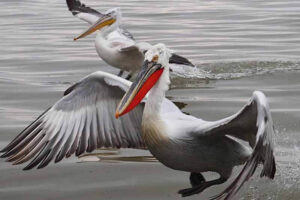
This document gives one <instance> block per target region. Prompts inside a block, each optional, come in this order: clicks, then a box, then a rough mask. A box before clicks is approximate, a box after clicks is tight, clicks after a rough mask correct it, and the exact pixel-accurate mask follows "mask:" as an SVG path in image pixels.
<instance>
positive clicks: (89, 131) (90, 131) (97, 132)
mask: <svg viewBox="0 0 300 200" xmlns="http://www.w3.org/2000/svg"><path fill="white" fill-rule="evenodd" d="M130 84H131V82H129V81H126V80H124V79H122V78H120V77H117V76H114V75H111V74H108V73H105V72H95V73H93V74H91V75H89V76H87V77H85V78H84V79H82V80H81V81H80V82H78V83H76V84H74V85H73V86H71V87H70V88H69V89H68V90H66V92H65V96H64V97H63V98H62V99H60V100H59V101H57V102H56V103H55V104H54V105H53V106H52V107H50V108H49V109H48V110H46V111H45V112H44V113H43V114H42V115H41V116H39V117H38V118H37V119H36V120H35V121H34V122H33V123H32V124H30V125H29V126H28V127H27V128H26V129H25V130H24V131H22V132H21V133H20V134H19V135H18V136H17V137H16V138H15V139H14V140H13V141H12V142H11V143H9V144H8V145H7V146H6V147H5V148H4V149H3V150H2V152H3V153H4V154H3V155H2V156H1V157H7V160H8V161H9V162H13V164H21V163H24V162H27V161H31V162H30V163H29V164H28V165H27V166H26V167H25V168H24V169H32V168H33V167H35V166H37V165H38V168H43V167H45V166H47V165H48V164H49V163H50V161H51V160H53V159H55V162H59V161H60V160H62V159H63V158H64V157H69V156H71V155H72V154H74V153H75V154H76V156H79V155H81V154H82V153H84V152H91V151H93V150H95V149H96V148H100V147H114V148H146V146H145V144H144V141H143V139H142V138H141V135H140V130H141V120H142V113H143V108H144V105H143V104H140V105H139V106H138V107H137V108H136V109H134V110H133V111H132V112H130V113H128V114H127V115H125V116H123V117H121V118H120V119H115V110H116V107H117V105H118V103H119V101H120V100H121V98H122V97H123V95H124V93H125V91H126V90H127V89H128V88H129V86H130Z"/></svg>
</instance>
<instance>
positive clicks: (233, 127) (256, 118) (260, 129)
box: [198, 91, 276, 199]
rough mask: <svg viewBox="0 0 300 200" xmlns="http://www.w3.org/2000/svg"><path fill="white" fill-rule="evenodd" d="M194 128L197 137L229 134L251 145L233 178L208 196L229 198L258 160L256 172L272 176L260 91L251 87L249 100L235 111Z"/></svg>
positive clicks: (269, 130) (268, 123)
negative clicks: (226, 116)
mask: <svg viewBox="0 0 300 200" xmlns="http://www.w3.org/2000/svg"><path fill="white" fill-rule="evenodd" d="M198 131H199V133H200V134H199V135H201V137H202V136H224V135H230V136H233V137H236V138H239V139H242V140H244V141H247V142H249V145H250V146H251V147H252V148H253V152H252V154H251V156H250V158H249V159H248V161H247V162H246V164H245V165H244V167H243V169H242V171H241V172H240V173H239V175H238V176H237V177H236V178H235V180H234V181H233V182H232V183H231V184H230V185H229V186H228V187H227V188H226V189H225V190H224V191H223V192H222V193H221V194H219V195H217V196H215V197H213V198H212V199H222V198H224V199H231V198H232V197H233V196H234V194H236V193H237V192H238V190H239V189H240V188H241V187H242V185H243V184H244V183H245V182H246V181H247V180H249V178H250V177H251V176H252V175H253V173H254V172H255V169H256V168H257V166H258V164H259V163H262V164H263V169H262V172H261V174H260V176H261V177H262V176H266V177H269V178H271V179H273V178H274V175H275V172H276V165H275V158H274V154H273V152H274V145H273V135H274V130H273V122H272V117H271V113H270V109H269V105H268V102H267V99H266V97H265V95H264V94H263V93H262V92H259V91H255V92H254V93H253V96H252V99H251V100H250V101H249V103H248V104H247V105H246V106H245V107H244V108H243V109H242V110H241V111H240V112H238V113H237V114H235V115H233V116H231V117H228V118H226V119H223V120H220V121H216V122H214V123H212V124H211V125H209V127H206V128H204V129H202V130H198Z"/></svg>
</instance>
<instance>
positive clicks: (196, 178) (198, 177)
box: [190, 172, 205, 187]
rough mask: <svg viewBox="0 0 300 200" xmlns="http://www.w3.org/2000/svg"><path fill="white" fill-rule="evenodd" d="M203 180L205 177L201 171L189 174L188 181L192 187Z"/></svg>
mask: <svg viewBox="0 0 300 200" xmlns="http://www.w3.org/2000/svg"><path fill="white" fill-rule="evenodd" d="M204 182H205V178H204V176H203V175H202V174H201V173H194V172H192V173H191V175H190V183H191V185H192V187H195V186H197V185H200V184H202V183H204Z"/></svg>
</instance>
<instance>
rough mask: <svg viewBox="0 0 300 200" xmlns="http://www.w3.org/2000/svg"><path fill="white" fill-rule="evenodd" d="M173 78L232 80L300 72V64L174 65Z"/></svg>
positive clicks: (253, 62) (235, 63)
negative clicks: (276, 73)
mask: <svg viewBox="0 0 300 200" xmlns="http://www.w3.org/2000/svg"><path fill="white" fill-rule="evenodd" d="M171 68H172V70H173V73H172V75H171V76H172V78H173V79H177V78H183V79H202V80H207V79H208V80H230V79H237V78H242V77H249V76H256V75H263V74H268V73H275V72H285V71H293V70H300V63H298V62H289V61H276V62H275V61H274V62H272V61H248V62H225V63H207V64H200V65H197V67H194V68H192V67H184V66H183V65H172V66H171Z"/></svg>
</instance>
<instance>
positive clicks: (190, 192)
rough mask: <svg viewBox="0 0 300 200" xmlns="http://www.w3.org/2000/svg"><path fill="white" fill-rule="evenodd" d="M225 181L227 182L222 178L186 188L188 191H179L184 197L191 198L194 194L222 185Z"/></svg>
mask: <svg viewBox="0 0 300 200" xmlns="http://www.w3.org/2000/svg"><path fill="white" fill-rule="evenodd" d="M225 181H227V178H223V177H220V178H219V179H216V180H212V181H206V182H203V183H201V184H199V185H197V186H193V187H192V188H186V189H182V190H179V191H178V193H179V194H181V196H182V197H187V196H191V195H194V194H198V193H200V192H202V191H203V190H205V189H206V188H209V187H211V186H213V185H219V184H222V183H224V182H225Z"/></svg>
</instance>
